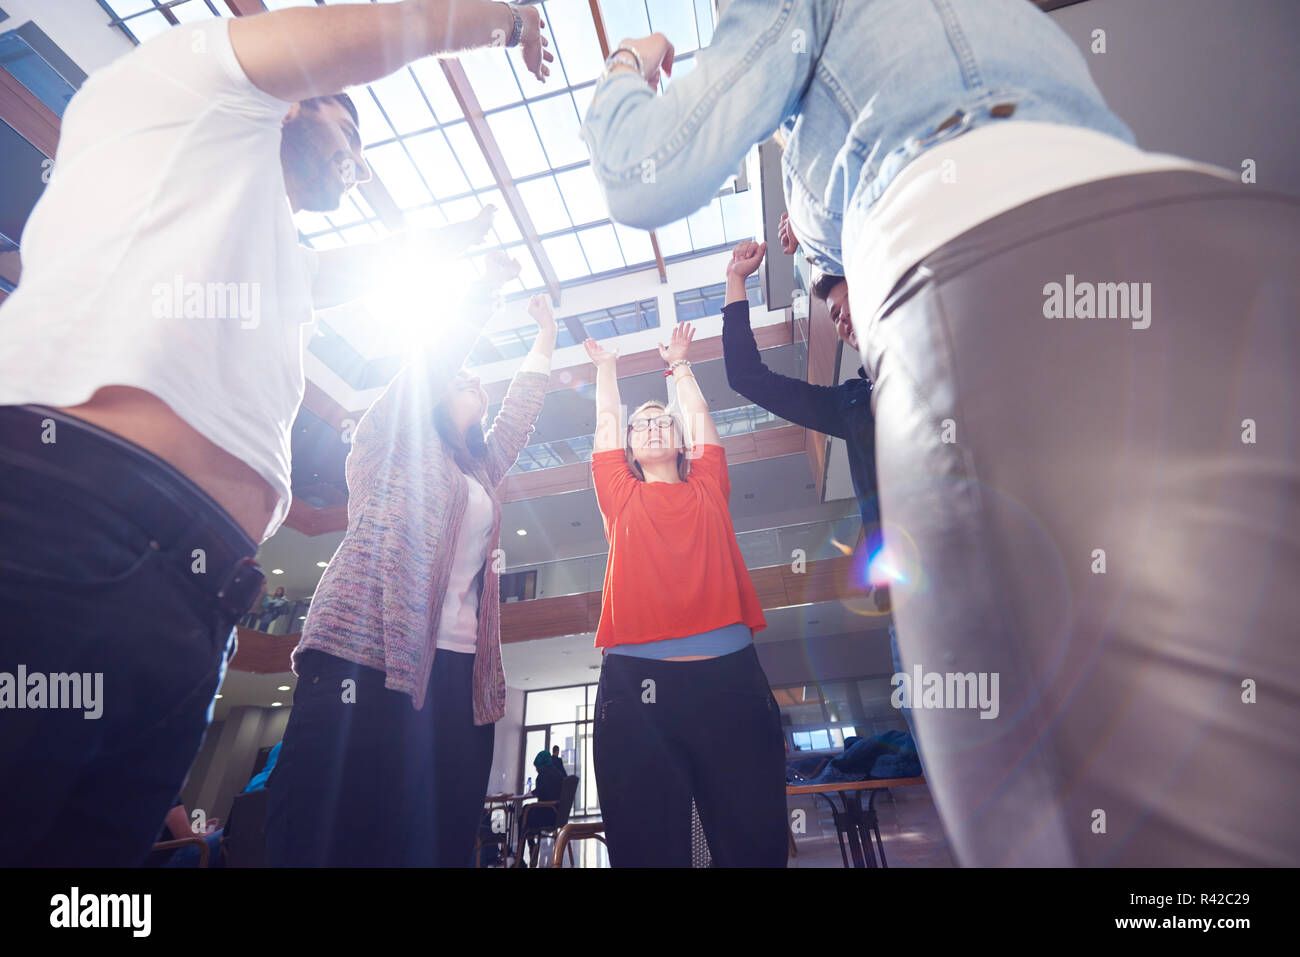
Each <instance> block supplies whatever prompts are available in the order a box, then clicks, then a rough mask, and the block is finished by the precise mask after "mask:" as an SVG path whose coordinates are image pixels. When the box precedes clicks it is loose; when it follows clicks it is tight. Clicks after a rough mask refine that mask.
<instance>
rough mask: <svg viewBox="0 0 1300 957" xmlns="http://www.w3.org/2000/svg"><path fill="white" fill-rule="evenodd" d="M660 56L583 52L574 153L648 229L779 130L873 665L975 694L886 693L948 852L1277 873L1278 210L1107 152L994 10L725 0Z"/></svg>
mask: <svg viewBox="0 0 1300 957" xmlns="http://www.w3.org/2000/svg"><path fill="white" fill-rule="evenodd" d="M673 65H674V49H673V46H672V43H671V38H669V37H665V36H663V35H662V34H653V35H651V36H648V37H642V38H639V39H636V38H633V39H625V40H623V41H622V42H620V43H618V44H617V46H616V48H615V49H614V52H613V53H612V54H611V56H610V58H609V60H608V61H607V67H606V72H605V75H604V76H603V78H602V79H601V81H600V82H599V83H598V84H597V86H596V89H595V91H594V93H593V97H592V101H591V106H590V108H589V109H588V112H587V115H586V117H585V119H584V122H583V127H582V134H583V137H584V139H585V140H586V142H587V145H588V147H589V149H590V152H591V156H592V170H593V172H594V174H595V176H596V178H597V180H598V182H600V183H601V185H602V187H603V189H604V192H605V197H606V200H607V202H608V205H609V209H610V212H611V215H612V216H613V218H614V219H615V220H616V221H618V222H622V223H625V224H627V225H631V226H636V227H640V228H644V229H652V228H655V227H659V226H663V225H666V224H668V223H671V222H674V221H676V220H679V219H681V218H682V217H684V216H687V215H689V214H691V213H693V212H694V211H695V210H697V209H699V208H700V207H702V206H705V205H707V204H709V203H710V202H711V201H712V200H713V198H714V196H715V195H716V193H717V190H718V189H719V187H721V186H722V184H723V183H724V182H725V181H726V179H727V177H729V176H730V175H732V174H733V173H734V172H735V171H736V169H738V168H739V167H740V164H741V162H742V161H743V160H744V158H745V156H746V154H747V153H748V151H749V150H750V148H751V147H752V146H753V145H754V144H756V143H759V142H761V141H763V140H765V139H766V138H768V137H769V136H772V135H774V134H778V133H779V134H780V136H781V138H782V139H783V140H784V153H783V156H782V159H781V164H782V171H783V184H784V191H785V200H786V206H787V208H788V210H789V218H790V225H791V226H792V227H793V230H794V232H795V233H797V235H798V237H799V239H800V240H801V241H802V243H803V245H804V247H805V250H806V251H807V253H808V254H809V256H810V257H811V259H812V261H813V264H814V266H815V267H816V268H817V270H818V271H819V272H821V273H824V274H829V275H837V276H844V277H845V278H846V280H847V286H848V293H849V299H850V301H851V306H852V308H851V310H850V312H851V316H852V326H853V332H854V334H855V338H856V341H857V345H858V351H859V353H860V355H861V358H862V362H863V369H864V372H865V376H866V378H867V379H869V380H870V381H871V383H872V388H871V405H872V411H873V416H874V423H875V427H874V440H873V441H874V444H875V463H876V472H877V478H878V485H879V499H880V511H881V515H882V517H883V519H884V527H885V544H886V547H887V548H888V549H889V550H890V551H891V553H893V559H894V561H895V562H896V564H897V565H898V568H897V569H896V570H897V571H899V572H900V573H902V574H903V576H904V578H905V579H906V581H902V580H895V581H894V583H893V585H892V586H891V588H890V592H891V600H892V603H893V613H894V618H895V621H896V623H897V628H898V640H899V646H900V647H899V650H900V653H901V659H902V661H901V665H902V670H903V671H905V672H907V673H909V674H911V673H914V669H920V670H921V673H922V674H924V675H926V676H927V677H926V679H925V680H926V681H927V682H928V681H929V680H930V679H929V678H928V676H929V675H937V676H938V679H939V681H940V683H941V686H942V688H943V689H949V688H953V689H956V688H959V687H960V681H958V680H957V679H963V680H964V679H965V678H966V677H970V678H975V677H978V678H979V679H980V680H981V681H982V680H984V679H986V678H987V679H988V686H989V687H993V686H994V684H993V682H994V679H995V678H996V680H997V685H996V687H997V688H998V689H999V690H998V694H999V697H1000V700H999V701H998V702H997V707H996V708H993V707H990V708H986V709H984V710H983V711H981V710H980V709H977V708H974V707H972V706H971V703H970V702H968V701H964V700H960V699H961V696H959V695H956V694H955V691H954V693H953V694H949V693H948V692H947V691H946V690H945V691H944V693H943V694H934V695H932V696H928V697H926V698H922V699H920V700H917V699H915V698H914V699H913V700H912V702H911V704H912V708H913V711H912V720H913V723H914V724H915V726H916V730H917V735H918V739H919V743H920V746H921V748H922V750H923V751H924V753H925V755H926V773H927V780H928V783H929V786H930V789H931V791H932V793H933V795H934V799H935V804H936V806H937V808H938V810H939V813H940V817H941V818H942V820H943V822H944V826H945V828H946V829H947V831H948V835H949V839H950V841H951V844H952V848H953V851H954V854H955V856H956V858H957V859H958V860H959V861H960V862H961V863H963V864H974V865H1034V866H1043V865H1126V864H1129V865H1131V864H1142V865H1155V864H1160V865H1175V866H1223V865H1232V864H1237V865H1273V866H1279V865H1285V864H1294V862H1295V861H1297V860H1300V819H1297V818H1296V816H1295V815H1294V814H1293V813H1292V812H1291V809H1292V808H1293V806H1294V804H1295V800H1296V797H1297V795H1300V739H1298V738H1297V737H1296V736H1295V735H1290V734H1280V733H1279V732H1280V729H1283V728H1292V727H1296V726H1297V725H1300V659H1298V658H1297V656H1296V655H1295V654H1294V651H1293V642H1292V639H1291V637H1290V636H1292V635H1293V634H1294V627H1295V626H1294V622H1295V621H1296V620H1297V619H1298V618H1300V591H1298V590H1297V589H1295V588H1293V587H1291V583H1293V582H1294V581H1296V580H1297V578H1300V497H1298V496H1296V494H1295V489H1296V488H1297V487H1300V425H1298V424H1297V422H1296V420H1295V417H1294V415H1293V414H1292V413H1291V411H1290V410H1293V409H1294V405H1295V403H1294V385H1293V383H1294V382H1295V380H1296V378H1297V373H1298V372H1300V369H1298V368H1297V365H1298V364H1300V360H1298V357H1300V348H1297V344H1296V339H1295V323H1294V318H1295V315H1296V313H1297V309H1298V308H1300V305H1298V304H1300V278H1298V276H1297V272H1296V270H1295V268H1294V266H1295V263H1294V250H1295V249H1296V248H1300V203H1298V202H1297V201H1296V200H1294V199H1292V198H1290V197H1284V196H1279V195H1277V194H1271V193H1269V192H1267V191H1266V190H1264V189H1262V188H1261V187H1260V186H1257V185H1249V186H1243V184H1242V183H1241V182H1239V181H1238V178H1237V177H1236V176H1235V175H1234V174H1231V173H1228V172H1227V171H1225V170H1222V169H1218V168H1216V167H1212V166H1208V165H1205V164H1201V163H1197V162H1195V161H1193V160H1189V159H1184V158H1182V157H1177V156H1169V155H1163V154H1156V153H1150V152H1146V151H1144V150H1142V149H1140V148H1138V146H1137V144H1136V139H1135V137H1134V135H1133V133H1132V132H1131V131H1130V130H1129V128H1128V126H1127V125H1126V124H1125V123H1124V122H1123V120H1121V119H1120V118H1119V116H1117V115H1116V113H1115V112H1114V111H1113V110H1112V109H1111V108H1110V107H1109V106H1108V105H1107V103H1106V102H1105V100H1104V99H1103V97H1102V95H1101V93H1100V92H1099V90H1098V88H1097V86H1096V85H1095V83H1094V82H1093V80H1092V78H1091V76H1090V74H1089V71H1088V66H1087V62H1086V59H1085V54H1084V53H1083V52H1082V51H1081V50H1080V49H1078V48H1077V47H1076V46H1075V44H1074V43H1073V42H1072V41H1071V40H1070V38H1069V37H1068V36H1067V35H1066V34H1065V33H1064V31H1062V30H1061V29H1060V28H1059V27H1058V26H1057V25H1056V24H1055V23H1054V22H1053V20H1052V19H1051V18H1050V17H1049V16H1047V15H1046V14H1044V13H1043V12H1042V11H1040V10H1039V9H1037V8H1036V7H1035V6H1034V5H1033V4H1031V3H1029V2H1026V0H853V2H843V0H735V2H733V3H731V4H729V5H728V6H727V8H726V10H725V12H724V13H723V15H722V17H721V18H720V19H719V21H718V23H717V27H716V29H715V31H714V34H713V37H712V40H711V42H710V43H709V44H708V46H707V47H706V48H704V49H701V50H700V51H699V52H698V54H696V55H695V57H694V64H693V69H691V71H690V72H689V73H685V74H684V75H681V76H678V77H676V78H675V79H672V78H671V77H672V72H673ZM661 87H662V89H661ZM759 238H761V237H759ZM1224 596H1232V597H1233V600H1232V601H1229V602H1225V601H1224V600H1223V598H1224ZM1257 684H1258V688H1257V687H1256V685H1257ZM1265 685H1267V686H1268V688H1267V690H1265V688H1264V686H1265ZM1257 692H1258V693H1257ZM1265 768H1266V769H1268V770H1267V771H1262V770H1261V769H1265ZM1225 781H1227V782H1231V784H1230V785H1228V786H1226V787H1225V786H1224V784H1223V782H1225Z"/></svg>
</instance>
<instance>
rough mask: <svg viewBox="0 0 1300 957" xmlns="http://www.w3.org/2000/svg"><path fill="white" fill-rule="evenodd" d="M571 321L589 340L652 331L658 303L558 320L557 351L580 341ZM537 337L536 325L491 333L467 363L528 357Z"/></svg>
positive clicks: (652, 301) (633, 304)
mask: <svg viewBox="0 0 1300 957" xmlns="http://www.w3.org/2000/svg"><path fill="white" fill-rule="evenodd" d="M574 322H577V323H578V325H579V326H581V328H582V329H583V331H584V332H586V334H587V336H589V337H590V338H592V339H612V338H614V337H615V336H624V335H627V334H628V333H629V332H639V331H640V330H642V329H653V328H655V327H656V326H658V325H659V302H658V300H655V299H641V300H639V301H637V302H626V303H623V304H622V305H620V306H610V307H609V308H607V309H597V310H595V311H594V312H584V313H582V314H580V315H577V316H569V317H567V318H561V319H560V320H559V326H560V329H559V335H557V336H556V338H555V346H556V348H557V349H563V348H564V347H565V346H576V345H578V342H579V340H576V339H574V337H573V333H572V332H571V331H570V330H569V326H570V325H572V324H573V323H574ZM536 338H537V326H536V325H527V326H520V327H518V328H517V329H506V330H504V331H502V332H494V333H492V334H491V335H490V336H488V337H487V339H486V340H484V341H481V342H480V343H479V345H478V347H477V348H476V349H475V350H474V353H473V355H471V356H470V363H469V364H470V365H481V364H483V363H485V362H496V361H498V360H500V359H517V358H519V357H520V356H524V355H527V354H528V350H529V349H531V348H532V347H533V340H534V339H536ZM541 467H543V468H545V467H546V466H541Z"/></svg>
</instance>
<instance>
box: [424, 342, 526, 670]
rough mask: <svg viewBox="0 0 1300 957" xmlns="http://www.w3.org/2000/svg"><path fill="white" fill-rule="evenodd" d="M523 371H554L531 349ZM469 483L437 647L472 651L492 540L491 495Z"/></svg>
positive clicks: (476, 484) (467, 652) (477, 484)
mask: <svg viewBox="0 0 1300 957" xmlns="http://www.w3.org/2000/svg"><path fill="white" fill-rule="evenodd" d="M519 371H520V372H541V373H543V374H545V373H548V372H550V371H551V362H550V360H549V359H547V358H545V357H544V356H539V355H537V354H536V353H534V352H532V351H530V352H529V353H528V355H527V356H525V357H524V361H523V363H521V364H520V366H519ZM465 480H466V481H467V482H468V483H469V501H467V502H466V503H465V517H464V518H463V519H461V525H460V535H459V536H458V537H457V539H456V554H455V555H454V556H453V557H452V560H451V575H450V577H449V578H448V579H447V594H446V596H445V597H444V598H443V600H442V617H441V618H440V619H439V620H438V643H437V647H438V648H439V649H440V650H442V651H459V652H463V653H465V654H469V655H472V654H474V652H475V651H476V650H477V648H478V603H479V585H478V581H477V579H478V573H479V570H480V569H481V568H482V567H483V563H484V562H486V561H487V549H488V545H489V544H491V542H492V525H493V522H495V520H496V517H495V516H494V515H493V509H492V499H491V498H489V497H488V493H487V491H486V490H485V489H484V488H483V486H482V485H480V484H479V482H478V480H477V479H474V478H471V477H470V476H468V475H467V476H465Z"/></svg>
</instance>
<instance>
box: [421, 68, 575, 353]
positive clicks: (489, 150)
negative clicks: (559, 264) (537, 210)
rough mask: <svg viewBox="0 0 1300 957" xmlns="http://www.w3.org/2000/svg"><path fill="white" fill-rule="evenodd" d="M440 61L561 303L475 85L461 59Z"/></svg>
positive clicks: (555, 280) (556, 282)
mask: <svg viewBox="0 0 1300 957" xmlns="http://www.w3.org/2000/svg"><path fill="white" fill-rule="evenodd" d="M438 64H439V66H441V67H442V72H443V75H444V76H446V77H447V84H448V85H449V86H450V87H451V92H452V95H453V96H454V97H456V102H457V103H458V104H459V105H460V110H461V112H462V113H464V114H465V122H466V123H468V124H469V129H470V132H471V133H473V134H474V139H475V141H476V142H477V143H478V145H479V149H480V150H482V152H483V158H484V159H485V160H486V161H487V164H488V169H490V170H491V171H492V178H493V179H495V180H496V183H497V188H498V189H500V190H501V197H502V199H503V200H504V201H505V204H506V208H507V209H508V210H509V211H510V214H511V215H512V216H514V218H515V222H517V223H518V224H519V231H520V233H522V234H523V237H524V243H525V244H526V245H527V246H528V251H529V253H531V254H532V257H533V262H534V263H536V264H537V271H538V272H540V273H541V274H542V281H543V282H545V283H546V290H547V292H549V293H550V294H551V302H552V303H553V304H554V305H556V306H558V305H559V304H560V280H559V277H557V276H556V274H555V267H554V266H552V265H551V260H550V258H549V257H548V256H547V255H546V251H545V250H544V249H542V242H541V240H540V239H539V238H538V236H537V228H536V227H535V226H534V225H533V218H532V217H531V216H529V215H528V209H527V207H525V206H524V200H523V197H522V196H520V195H519V188H518V187H517V186H516V185H515V181H514V178H513V177H512V176H511V175H510V168H509V167H508V166H507V165H506V159H505V156H504V154H502V152H501V146H500V145H499V144H498V143H497V140H496V137H495V136H494V135H493V134H492V128H491V127H490V126H488V122H487V119H486V118H485V117H484V116H483V108H482V107H481V106H480V105H479V102H478V96H477V94H475V92H474V89H473V87H471V86H470V83H469V77H468V76H467V75H466V74H465V68H464V67H463V66H461V63H460V61H459V60H454V59H451V58H445V59H439V60H438ZM566 325H567V323H566ZM571 331H572V330H571ZM577 336H581V337H582V338H584V339H585V338H586V333H585V332H584V331H583V330H582V328H581V326H579V328H578V330H577V332H576V335H575V338H576V337H577Z"/></svg>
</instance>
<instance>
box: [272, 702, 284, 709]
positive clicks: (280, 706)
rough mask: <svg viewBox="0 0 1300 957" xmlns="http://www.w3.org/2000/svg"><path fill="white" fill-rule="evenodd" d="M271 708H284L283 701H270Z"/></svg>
mask: <svg viewBox="0 0 1300 957" xmlns="http://www.w3.org/2000/svg"><path fill="white" fill-rule="evenodd" d="M271 707H272V708H283V707H284V702H283V701H272V702H271Z"/></svg>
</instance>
